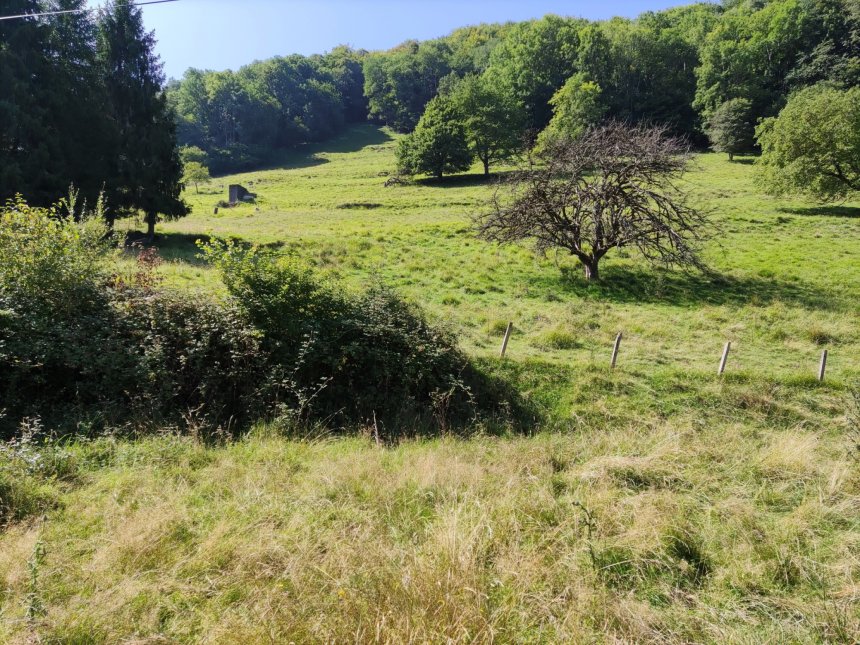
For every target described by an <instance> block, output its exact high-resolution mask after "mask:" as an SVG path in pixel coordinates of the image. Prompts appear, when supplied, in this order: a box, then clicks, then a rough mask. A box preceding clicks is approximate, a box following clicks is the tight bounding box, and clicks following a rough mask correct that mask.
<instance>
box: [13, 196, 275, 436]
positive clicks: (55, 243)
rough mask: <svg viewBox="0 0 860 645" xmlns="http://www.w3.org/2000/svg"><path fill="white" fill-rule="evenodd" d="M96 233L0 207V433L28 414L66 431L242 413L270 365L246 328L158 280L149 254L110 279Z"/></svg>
mask: <svg viewBox="0 0 860 645" xmlns="http://www.w3.org/2000/svg"><path fill="white" fill-rule="evenodd" d="M103 234H104V229H103V228H101V227H99V226H96V225H94V223H93V222H91V221H89V220H85V221H84V222H82V223H76V222H74V221H71V220H68V219H63V218H60V217H59V216H58V215H57V213H56V212H55V211H48V210H42V209H32V208H30V207H28V206H26V204H23V203H22V202H20V201H18V202H14V203H12V204H9V205H8V206H7V207H6V208H5V209H4V210H3V211H2V212H0V260H2V261H0V265H2V267H0V389H2V391H3V393H4V396H3V407H4V408H6V411H7V414H6V417H5V419H0V424H3V425H2V427H0V435H2V434H5V435H7V436H8V435H10V434H15V433H16V432H17V428H18V424H19V421H20V420H21V419H24V418H27V417H33V418H41V419H42V420H43V421H44V423H45V424H46V425H49V426H51V427H54V428H57V429H61V430H65V431H78V430H80V429H81V428H83V427H87V428H92V429H96V430H98V429H99V428H102V427H106V426H110V425H117V424H124V423H134V424H135V425H138V426H140V425H146V424H148V423H159V424H163V423H176V424H183V423H185V424H187V423H192V422H193V423H194V424H196V425H198V426H201V427H213V428H214V427H217V426H219V425H220V426H222V427H230V426H234V425H236V424H238V423H243V422H246V421H249V420H251V417H252V415H253V414H254V413H256V412H258V411H259V409H260V406H259V405H258V399H259V390H260V388H261V387H262V385H263V384H264V383H265V382H266V372H265V370H266V365H267V362H266V360H265V358H264V356H263V353H262V350H261V348H260V345H259V340H258V338H257V334H256V332H255V331H254V329H253V327H252V326H251V325H250V324H249V323H248V322H246V321H245V319H244V318H243V317H242V315H241V313H240V312H239V311H238V310H237V309H236V308H235V307H230V306H224V305H220V304H217V303H215V302H212V301H209V300H206V299H204V298H200V297H189V296H188V295H187V294H185V295H182V296H178V295H174V294H171V293H169V292H163V291H157V290H156V288H155V287H156V285H157V280H155V279H154V277H153V274H152V269H153V268H154V267H155V266H156V264H157V262H155V261H154V259H153V258H152V257H151V254H150V253H142V254H141V256H140V258H139V260H140V262H139V264H140V270H139V271H138V272H137V273H136V274H135V275H134V276H132V277H131V278H119V277H114V278H113V279H110V276H109V274H108V273H107V264H106V253H105V251H106V249H107V247H106V246H105V244H104V243H103V242H102V240H103V237H104V235H103Z"/></svg>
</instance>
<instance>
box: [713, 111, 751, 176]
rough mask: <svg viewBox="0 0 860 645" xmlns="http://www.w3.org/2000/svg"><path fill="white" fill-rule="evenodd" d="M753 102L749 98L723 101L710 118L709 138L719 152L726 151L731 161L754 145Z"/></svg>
mask: <svg viewBox="0 0 860 645" xmlns="http://www.w3.org/2000/svg"><path fill="white" fill-rule="evenodd" d="M752 109H753V105H752V102H751V101H749V100H747V99H731V100H729V101H725V102H724V103H721V104H720V105H719V106H718V107H717V109H716V110H714V111H713V112H712V113H711V116H710V118H709V119H708V126H707V131H708V139H710V141H711V147H712V148H713V149H714V150H716V151H717V152H726V153H728V155H729V161H733V160H734V158H735V155H736V154H738V153H740V152H749V151H750V150H752V147H753V145H754V142H753V132H754V129H755V126H754V125H753V121H752Z"/></svg>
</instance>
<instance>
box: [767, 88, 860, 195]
mask: <svg viewBox="0 0 860 645" xmlns="http://www.w3.org/2000/svg"><path fill="white" fill-rule="evenodd" d="M756 136H757V137H758V142H759V145H760V146H761V149H762V154H761V157H760V158H759V159H758V161H757V165H758V167H759V169H760V175H759V179H760V182H761V184H762V186H763V187H764V188H765V189H766V190H768V191H769V192H770V193H772V194H774V195H784V194H792V193H794V194H800V195H806V196H808V197H811V198H813V199H815V200H818V201H822V202H829V201H835V200H841V199H845V198H847V197H848V196H850V195H851V194H852V193H856V192H860V87H852V88H850V89H847V90H841V89H838V88H836V87H833V86H832V85H829V84H826V83H825V84H819V85H814V86H812V87H807V88H805V89H803V90H800V91H798V92H797V93H795V94H793V95H792V96H791V98H790V99H789V100H788V103H787V104H786V106H785V107H784V108H783V109H782V111H781V112H780V113H779V116H777V117H773V118H770V119H766V120H765V121H763V122H762V124H761V125H760V126H759V127H758V129H757V131H756Z"/></svg>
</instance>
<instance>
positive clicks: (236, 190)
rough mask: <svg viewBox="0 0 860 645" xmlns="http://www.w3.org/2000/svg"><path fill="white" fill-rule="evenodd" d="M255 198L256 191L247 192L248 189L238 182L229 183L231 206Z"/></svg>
mask: <svg viewBox="0 0 860 645" xmlns="http://www.w3.org/2000/svg"><path fill="white" fill-rule="evenodd" d="M256 198H257V193H251V192H248V189H247V188H245V187H244V186H240V185H239V184H230V191H229V200H228V201H229V202H230V205H231V206H235V205H236V204H238V203H239V202H253V201H254V200H255V199H256Z"/></svg>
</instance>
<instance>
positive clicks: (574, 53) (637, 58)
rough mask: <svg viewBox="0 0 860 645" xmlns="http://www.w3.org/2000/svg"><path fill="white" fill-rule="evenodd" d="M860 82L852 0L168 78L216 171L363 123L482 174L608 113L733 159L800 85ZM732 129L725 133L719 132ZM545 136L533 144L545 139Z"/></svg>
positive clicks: (507, 35)
mask: <svg viewBox="0 0 860 645" xmlns="http://www.w3.org/2000/svg"><path fill="white" fill-rule="evenodd" d="M821 81H828V82H830V83H833V84H835V85H838V86H843V87H846V86H849V87H850V86H854V85H857V84H860V2H858V1H857V0H770V1H767V0H726V1H724V2H723V3H721V4H715V3H697V4H691V5H688V6H683V7H675V8H672V9H668V10H665V11H658V12H647V13H644V14H642V15H640V16H639V17H638V18H635V19H625V18H614V19H612V20H607V21H601V22H590V21H587V20H584V19H580V18H563V17H559V16H553V15H549V16H546V17H544V18H542V19H540V20H531V21H527V22H520V23H508V24H483V25H477V26H473V27H467V28H463V29H458V30H456V31H454V32H453V33H451V34H450V35H448V36H446V37H443V38H438V39H434V40H428V41H423V42H419V41H414V40H411V41H407V42H405V43H403V44H401V45H399V46H397V47H395V48H393V49H391V50H388V51H380V52H366V51H356V50H352V49H349V48H346V47H339V48H337V49H335V50H333V51H332V52H330V53H328V54H326V55H323V56H312V57H309V58H307V57H302V56H291V57H287V58H275V59H272V60H269V61H264V62H258V63H254V64H252V65H248V66H246V67H244V68H242V69H241V70H239V71H238V72H235V73H234V72H203V71H200V70H189V71H188V72H187V73H186V75H185V77H184V78H183V79H182V80H181V81H179V82H176V83H174V84H172V85H171V87H170V90H169V95H170V97H171V103H172V104H173V105H174V106H175V108H176V112H177V115H178V123H179V131H180V140H181V141H182V143H184V144H186V145H193V146H197V147H199V148H201V149H203V150H205V151H206V152H207V153H208V156H209V163H210V165H211V166H212V167H213V170H216V171H217V170H230V169H238V168H241V167H246V166H250V165H253V164H255V163H259V161H260V160H262V159H264V158H265V157H266V156H267V155H270V154H271V153H272V152H273V150H277V149H281V148H289V147H292V146H294V145H296V144H300V143H305V142H310V141H319V140H322V139H325V138H327V137H330V136H331V135H332V134H334V133H336V132H338V131H339V130H340V129H341V128H342V127H343V125H344V124H346V123H350V122H355V121H363V120H365V119H366V118H369V119H370V120H372V121H374V122H377V123H380V124H384V125H387V126H390V127H391V128H393V129H394V130H396V131H398V132H403V133H411V132H413V131H414V132H415V134H414V135H413V136H412V138H411V139H410V140H408V141H407V143H405V144H403V145H401V154H400V155H399V158H400V165H401V169H402V170H405V171H410V172H427V173H430V174H436V175H438V174H441V173H444V172H456V171H458V170H462V169H465V168H467V167H469V165H470V164H471V162H472V160H474V159H479V160H480V161H481V162H482V163H483V165H484V169H485V171H486V172H489V167H490V166H491V165H492V164H493V163H494V162H496V161H498V160H500V159H503V158H505V157H506V155H507V153H508V152H509V151H511V150H512V149H513V148H516V147H521V145H522V143H523V142H524V141H526V142H528V143H529V144H533V143H534V142H535V141H536V140H538V142H539V143H542V144H544V145H545V144H546V143H547V140H548V139H550V138H552V137H553V136H556V135H559V134H562V133H566V134H570V133H571V132H573V133H575V132H577V131H581V130H582V129H583V128H585V127H587V126H589V125H592V124H595V123H597V122H600V121H603V120H620V121H627V122H632V123H652V124H661V125H666V126H668V127H669V128H670V130H671V132H672V133H674V134H677V135H683V136H687V137H688V138H689V139H690V140H691V141H692V142H693V143H695V144H697V145H701V146H704V145H707V143H708V135H709V134H710V135H711V137H710V138H711V141H712V142H713V144H714V145H715V146H716V147H717V148H718V149H725V150H726V151H728V152H730V153H733V152H735V151H738V150H739V149H740V148H746V149H749V148H751V147H752V145H753V129H754V127H755V124H756V123H757V122H758V120H759V119H763V118H767V117H772V116H775V115H776V114H777V113H778V112H779V110H780V109H781V108H782V107H783V106H784V105H785V102H786V100H787V97H788V96H789V95H790V94H791V93H792V92H794V91H795V90H798V89H801V88H803V87H807V86H809V85H812V84H815V83H818V82H821ZM727 122H728V123H729V124H737V123H740V126H739V127H733V128H732V129H731V132H732V137H733V139H732V138H731V137H730V138H728V139H727V137H726V136H723V134H722V133H723V132H724V131H725V124H726V123H727ZM540 138H542V141H540V140H539V139H540Z"/></svg>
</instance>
